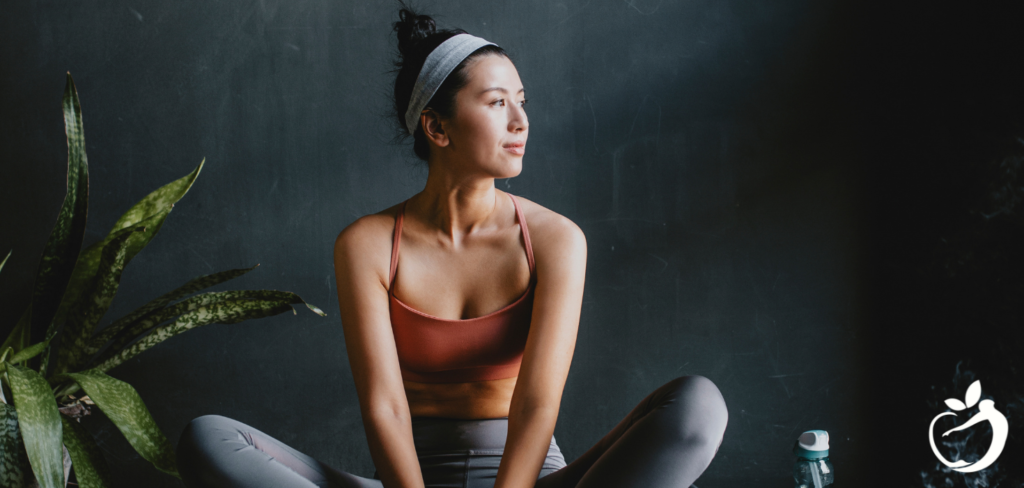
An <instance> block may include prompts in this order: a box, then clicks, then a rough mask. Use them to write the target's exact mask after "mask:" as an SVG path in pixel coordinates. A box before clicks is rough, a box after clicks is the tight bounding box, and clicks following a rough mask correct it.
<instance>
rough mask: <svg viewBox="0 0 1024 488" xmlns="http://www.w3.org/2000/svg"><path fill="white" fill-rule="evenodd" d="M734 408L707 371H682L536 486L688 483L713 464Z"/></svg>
mask: <svg viewBox="0 0 1024 488" xmlns="http://www.w3.org/2000/svg"><path fill="white" fill-rule="evenodd" d="M728 421H729V413H728V410H727V408H726V406H725V400H724V399H723V398H722V393H721V392H720V391H719V390H718V387H716V386H715V384H714V383H713V382H712V381H711V380H709V379H707V378H705V377H703V376H682V377H679V378H676V379H674V380H672V381H669V382H668V383H665V384H664V385H662V386H661V387H659V388H658V389H656V390H654V391H653V392H651V394H649V395H647V397H646V398H644V399H643V400H641V401H640V403H639V404H637V406H636V407H634V408H633V410H632V411H631V412H629V414H628V415H626V417H625V418H624V419H622V421H621V422H619V424H618V425H616V426H615V428H613V429H612V430H611V432H609V433H608V434H607V435H605V436H604V437H603V438H601V440H600V441H598V442H597V444H595V445H594V446H593V447H591V448H590V449H589V450H588V451H587V452H585V453H583V455H582V456H580V457H579V458H577V459H576V460H575V461H573V462H571V463H569V464H568V465H567V466H566V467H564V468H562V469H560V470H558V471H555V472H554V473H551V474H549V475H547V476H545V477H543V478H541V479H540V480H538V481H537V485H536V487H537V488H598V487H609V486H614V487H617V488H618V487H621V488H631V487H651V486H657V487H666V488H668V487H687V486H690V484H691V483H693V482H694V481H695V480H696V479H697V478H698V477H700V475H701V473H703V472H704V470H705V469H707V467H708V465H709V464H711V459H712V458H714V456H715V454H717V453H718V447H719V446H721V444H722V439H723V436H724V434H725V427H726V424H727V423H728Z"/></svg>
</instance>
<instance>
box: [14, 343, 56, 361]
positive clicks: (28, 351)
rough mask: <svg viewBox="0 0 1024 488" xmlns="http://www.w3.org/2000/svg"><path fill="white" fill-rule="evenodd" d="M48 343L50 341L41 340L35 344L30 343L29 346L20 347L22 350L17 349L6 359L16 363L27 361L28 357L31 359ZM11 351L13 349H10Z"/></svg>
mask: <svg viewBox="0 0 1024 488" xmlns="http://www.w3.org/2000/svg"><path fill="white" fill-rule="evenodd" d="M49 344H50V341H43V342H39V343H36V344H32V345H31V346H29V347H26V348H25V349H22V350H20V351H18V352H17V353H15V354H14V355H12V356H11V358H10V359H9V360H8V361H10V362H12V363H14V364H18V363H21V362H25V361H28V360H29V359H32V358H34V357H36V356H38V355H40V354H42V352H43V350H45V349H46V346H48V345H49ZM12 351H13V349H12Z"/></svg>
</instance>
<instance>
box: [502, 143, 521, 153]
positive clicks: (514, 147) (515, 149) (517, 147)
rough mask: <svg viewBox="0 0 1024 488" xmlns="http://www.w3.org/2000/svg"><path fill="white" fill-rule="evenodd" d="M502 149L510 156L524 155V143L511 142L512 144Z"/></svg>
mask: <svg viewBox="0 0 1024 488" xmlns="http://www.w3.org/2000/svg"><path fill="white" fill-rule="evenodd" d="M504 148H505V150H506V151H508V152H510V153H512V154H516V155H519V156H522V155H523V154H526V143H525V142H513V143H512V144H506V145H505V146H504Z"/></svg>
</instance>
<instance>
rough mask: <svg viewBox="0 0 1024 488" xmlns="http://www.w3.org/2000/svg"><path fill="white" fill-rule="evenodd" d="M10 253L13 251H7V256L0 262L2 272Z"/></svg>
mask: <svg viewBox="0 0 1024 488" xmlns="http://www.w3.org/2000/svg"><path fill="white" fill-rule="evenodd" d="M12 252H14V250H10V251H7V256H5V257H4V260H3V261H0V271H3V269H4V265H5V264H7V260H8V259H10V258H11V253H12Z"/></svg>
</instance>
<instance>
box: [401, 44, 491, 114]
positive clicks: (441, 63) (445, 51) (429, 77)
mask: <svg viewBox="0 0 1024 488" xmlns="http://www.w3.org/2000/svg"><path fill="white" fill-rule="evenodd" d="M487 45H491V46H497V44H495V43H493V42H491V41H487V40H484V39H481V38H479V37H476V36H472V35H469V34H456V35H454V36H452V37H450V38H449V39H448V40H446V41H444V42H442V43H441V45H440V46H437V47H436V48H435V49H434V50H433V51H430V54H429V55H427V59H426V60H425V61H423V68H421V69H420V74H419V76H418V77H416V85H414V86H413V87H412V96H411V97H409V108H408V109H407V110H406V111H405V127H406V128H408V129H409V134H413V133H415V132H416V126H417V125H418V124H419V121H420V113H421V112H423V108H424V107H426V106H427V102H429V101H430V99H431V97H433V96H434V92H436V91H437V89H438V88H439V87H440V86H441V83H443V82H444V79H445V78H447V77H448V75H449V74H451V72H452V70H454V69H455V67H456V66H458V65H459V63H461V62H462V60H464V59H466V56H469V55H470V54H473V51H476V50H477V49H480V48H481V47H484V46H487Z"/></svg>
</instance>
